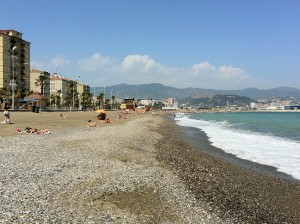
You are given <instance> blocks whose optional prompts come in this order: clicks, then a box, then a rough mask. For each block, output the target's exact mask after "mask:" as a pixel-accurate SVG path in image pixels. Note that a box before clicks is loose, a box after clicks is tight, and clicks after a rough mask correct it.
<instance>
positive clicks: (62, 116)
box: [59, 114, 69, 118]
mask: <svg viewBox="0 0 300 224" xmlns="http://www.w3.org/2000/svg"><path fill="white" fill-rule="evenodd" d="M59 118H69V115H67V114H66V115H63V114H60V115H59Z"/></svg>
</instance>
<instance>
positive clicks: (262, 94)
mask: <svg viewBox="0 0 300 224" xmlns="http://www.w3.org/2000/svg"><path fill="white" fill-rule="evenodd" d="M111 89H113V91H112V94H113V96H115V97H117V95H118V97H119V98H124V97H127V98H129V97H130V98H135V99H165V98H171V97H172V98H176V99H185V98H188V97H193V98H201V97H211V96H214V95H216V94H222V95H237V96H245V97H249V98H251V99H253V100H255V99H261V98H272V97H295V98H298V97H300V89H297V88H291V87H278V88H273V89H268V90H262V89H257V88H246V89H242V90H214V89H201V88H183V89H179V88H175V87H170V86H165V85H162V84H159V83H151V84H140V85H128V84H125V83H123V84H118V85H113V86H106V87H105V95H106V97H110V96H111ZM103 91H104V87H95V92H96V95H99V93H103ZM117 93H118V94H117Z"/></svg>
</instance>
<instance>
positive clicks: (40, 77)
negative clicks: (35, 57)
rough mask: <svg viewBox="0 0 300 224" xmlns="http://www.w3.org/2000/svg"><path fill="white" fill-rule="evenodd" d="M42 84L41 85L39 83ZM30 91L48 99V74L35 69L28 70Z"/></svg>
mask: <svg viewBox="0 0 300 224" xmlns="http://www.w3.org/2000/svg"><path fill="white" fill-rule="evenodd" d="M41 82H43V84H42V83H41ZM30 91H32V92H38V93H41V94H42V95H43V96H45V97H47V98H49V97H50V73H49V72H46V71H42V70H39V69H36V68H34V67H33V68H31V69H30Z"/></svg>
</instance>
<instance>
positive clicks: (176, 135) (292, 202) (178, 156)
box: [157, 116, 300, 223]
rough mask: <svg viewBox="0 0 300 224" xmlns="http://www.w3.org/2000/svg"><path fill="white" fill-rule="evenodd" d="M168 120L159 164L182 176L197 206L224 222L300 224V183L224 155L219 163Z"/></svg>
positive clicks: (166, 118) (161, 145) (162, 132)
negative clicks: (203, 206) (202, 204)
mask: <svg viewBox="0 0 300 224" xmlns="http://www.w3.org/2000/svg"><path fill="white" fill-rule="evenodd" d="M164 119H165V124H164V128H162V129H161V130H159V131H158V132H159V133H161V134H162V135H163V136H164V140H161V141H160V142H159V143H158V144H157V147H158V149H159V157H158V158H157V159H158V160H160V161H161V162H162V163H163V164H164V165H165V166H166V167H168V168H169V169H172V170H174V172H176V174H177V175H178V176H179V177H180V178H181V179H182V180H183V181H184V182H185V183H186V185H187V187H188V188H189V190H190V191H191V192H192V193H193V194H194V195H195V197H196V198H197V200H200V201H204V202H205V203H208V204H209V205H211V207H212V210H213V211H214V212H215V213H216V214H219V215H220V216H221V217H222V218H230V219H232V218H233V219H235V220H237V222H238V223H243V222H246V223H281V222H283V223H300V185H299V183H295V182H293V181H290V180H287V179H288V178H287V179H281V178H279V177H280V175H279V174H278V173H276V171H274V170H273V171H274V173H276V175H275V176H274V175H270V173H269V174H266V173H268V172H270V171H271V170H272V168H270V167H264V166H262V167H264V169H266V170H267V172H266V173H264V172H257V171H255V170H253V169H249V168H245V167H243V166H241V164H239V163H233V162H232V161H229V160H228V159H227V161H226V159H224V158H223V156H224V154H223V155H222V153H221V154H220V153H219V158H216V157H214V156H212V155H208V154H207V153H204V152H201V151H200V150H199V146H198V147H196V146H195V144H196V142H197V141H194V143H191V141H190V140H187V139H186V138H187V136H186V133H185V134H184V133H183V129H181V128H179V127H180V126H178V125H177V124H175V122H174V121H172V120H171V119H170V117H168V116H165V117H164ZM189 130H190V131H191V129H189ZM194 131H195V130H194ZM190 134H191V133H190ZM198 134H199V133H198ZM170 139H172V140H173V141H174V142H173V144H172V145H173V146H172V147H169V146H168V145H165V144H164V142H166V141H168V140H170ZM203 139H204V141H206V143H209V142H208V140H207V139H206V140H205V137H203V136H202V138H201V140H199V141H198V143H199V142H200V141H203ZM203 144H204V145H205V143H204V142H202V145H201V146H200V147H203ZM204 147H211V146H204ZM218 150H219V149H218ZM240 162H241V163H244V162H245V161H240ZM253 165H254V166H256V164H250V166H253ZM252 168H253V167H252ZM258 169H261V167H259V168H258Z"/></svg>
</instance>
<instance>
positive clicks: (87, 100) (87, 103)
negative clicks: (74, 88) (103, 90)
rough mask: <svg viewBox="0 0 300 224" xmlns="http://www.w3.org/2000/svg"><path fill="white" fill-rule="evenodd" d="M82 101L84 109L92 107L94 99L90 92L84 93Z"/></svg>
mask: <svg viewBox="0 0 300 224" xmlns="http://www.w3.org/2000/svg"><path fill="white" fill-rule="evenodd" d="M81 98H82V101H81V104H82V106H83V107H91V106H92V99H93V94H91V93H89V92H84V93H82V97H81Z"/></svg>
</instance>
